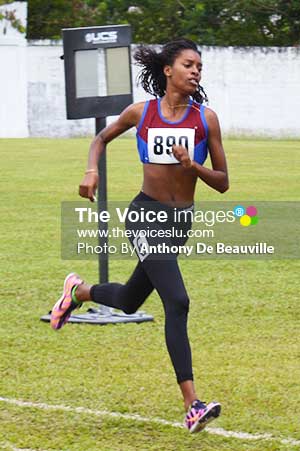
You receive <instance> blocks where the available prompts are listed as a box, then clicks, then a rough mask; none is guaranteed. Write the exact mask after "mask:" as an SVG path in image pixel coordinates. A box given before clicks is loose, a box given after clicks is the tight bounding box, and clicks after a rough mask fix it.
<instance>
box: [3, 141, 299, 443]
mask: <svg viewBox="0 0 300 451" xmlns="http://www.w3.org/2000/svg"><path fill="white" fill-rule="evenodd" d="M88 143H89V140H87V139H68V140H62V139H61V140H47V139H24V140H22V139H20V140H18V139H11V140H0V155H1V179H0V190H1V292H0V293H1V294H0V296H1V315H0V323H1V328H0V339H1V358H0V369H1V378H0V449H1V450H5V451H6V450H8V451H10V450H13V451H20V450H21V449H22V450H25V449H27V450H30V451H36V450H39V451H50V450H51V451H75V450H76V451H133V450H141V451H144V450H145V451H146V450H157V451H187V450H199V451H200V450H201V451H221V450H226V451H292V450H300V430H299V419H300V407H299V406H300V366H299V358H300V347H299V330H300V306H299V292H300V278H299V269H300V263H299V260H274V261H268V262H266V261H231V260H226V261H224V260H223V261H218V260H213V261H203V260H202V261H197V260H191V261H189V260H188V259H187V260H186V261H185V262H184V265H182V272H183V275H184V278H185V281H186V285H187V289H188V292H189V294H190V298H191V309H190V317H189V335H190V339H191V345H192V349H193V359H194V373H195V379H196V385H197V388H198V393H199V394H200V396H201V397H202V398H203V399H204V400H207V401H210V400H212V399H217V400H218V401H220V402H221V403H222V406H223V412H222V416H221V417H220V418H219V419H218V420H217V421H216V422H215V423H214V424H212V426H211V427H210V428H208V430H207V431H206V430H205V431H204V432H202V433H201V434H195V435H189V434H188V432H186V431H185V430H184V429H182V428H180V427H178V424H177V423H180V422H181V421H182V419H183V414H184V412H183V407H182V401H181V396H180V393H179V389H178V387H177V384H176V381H175V377H174V375H173V369H172V367H171V364H170V362H169V357H168V355H167V351H166V348H165V342H164V317H163V309H162V305H161V302H160V300H159V298H158V296H157V295H156V294H153V295H152V296H151V297H150V298H149V299H148V300H147V302H146V303H145V305H144V306H143V310H145V311H147V313H151V314H153V315H154V317H155V321H154V322H153V323H145V324H141V325H136V324H127V325H118V326H106V327H101V326H89V325H71V324H69V325H67V326H66V327H65V328H63V329H62V330H61V331H59V332H54V331H52V330H51V329H50V327H49V325H48V324H46V323H43V322H41V321H40V317H41V316H42V315H44V314H45V313H47V312H48V311H49V310H50V309H51V307H52V305H53V303H54V302H55V301H56V299H57V298H58V296H59V295H60V292H61V288H62V282H63V280H64V277H65V275H66V274H67V273H68V272H71V271H76V272H79V274H81V275H82V276H83V277H84V278H85V279H86V280H88V281H90V282H96V281H97V273H98V267H97V262H93V261H92V262H91V261H89V262H78V261H62V260H61V259H60V204H61V201H69V200H77V186H78V183H79V181H80V180H81V177H82V174H83V172H84V168H85V164H86V156H87V149H88ZM225 149H226V154H227V158H228V164H229V170H230V181H231V189H230V190H229V191H228V192H227V193H226V194H224V195H222V196H221V195H220V194H218V193H216V192H213V191H212V190H211V189H209V188H207V187H205V186H203V184H201V183H199V184H198V191H197V199H204V200H220V199H223V200H237V201H238V200H249V201H255V200H257V201H258V200H266V201H269V200H294V201H298V200H300V187H299V166H300V142H299V141H292V140H289V141H271V140H269V141H263V140H261V141H258V140H256V141H255V140H243V141H242V140H228V141H225ZM108 171H109V197H110V199H113V200H128V201H129V200H130V199H131V198H132V197H133V195H134V194H135V193H137V192H138V190H139V188H140V184H141V168H140V167H139V162H138V157H137V155H136V151H135V144H134V141H133V140H132V139H129V138H124V139H119V140H118V141H116V142H115V143H114V144H113V145H111V146H110V153H109V158H108ZM133 265H134V262H132V261H126V263H124V262H122V261H120V260H114V261H112V262H111V265H110V280H114V281H119V282H123V281H125V280H126V278H127V277H128V275H129V274H130V271H131V269H132V268H133ZM67 407H68V408H67ZM113 413H116V415H113ZM134 415H140V416H141V417H143V418H144V420H142V419H141V418H140V420H139V421H138V420H137V419H134ZM159 419H164V420H167V421H168V422H170V424H163V423H162V422H160V421H159ZM217 428H218V429H217ZM226 431H227V432H228V431H232V432H234V433H235V434H231V436H230V434H227V435H228V436H226ZM242 432H243V433H247V434H248V435H247V434H245V435H238V434H237V433H242Z"/></svg>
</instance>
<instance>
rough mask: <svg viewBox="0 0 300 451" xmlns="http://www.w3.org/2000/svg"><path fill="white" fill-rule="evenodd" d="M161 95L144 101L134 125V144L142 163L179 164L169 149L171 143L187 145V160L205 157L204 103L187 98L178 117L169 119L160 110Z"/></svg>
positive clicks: (206, 129)
mask: <svg viewBox="0 0 300 451" xmlns="http://www.w3.org/2000/svg"><path fill="white" fill-rule="evenodd" d="M160 102H161V99H154V100H148V101H147V102H146V103H145V107H144V111H143V115H142V118H141V121H140V123H139V125H138V127H137V133H136V137H137V147H138V151H139V155H140V159H141V161H142V162H143V163H156V164H179V161H178V160H176V158H175V157H174V155H173V153H172V146H173V145H174V144H175V145H182V146H184V147H186V148H187V149H188V152H189V155H190V158H191V160H194V161H196V162H197V163H200V164H203V163H204V161H205V160H206V157H207V135H208V127H207V123H206V119H205V116H204V110H205V107H204V106H203V105H200V104H199V103H197V102H194V101H193V100H192V99H190V101H189V104H188V107H187V109H186V112H185V114H184V116H183V117H182V118H181V119H180V121H176V122H171V121H168V120H167V119H165V118H164V117H163V115H162V112H161V106H160Z"/></svg>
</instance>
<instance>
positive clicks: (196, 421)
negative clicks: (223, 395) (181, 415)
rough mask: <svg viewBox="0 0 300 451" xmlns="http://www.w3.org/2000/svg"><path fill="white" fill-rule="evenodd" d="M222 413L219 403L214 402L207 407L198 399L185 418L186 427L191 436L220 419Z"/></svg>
mask: <svg viewBox="0 0 300 451" xmlns="http://www.w3.org/2000/svg"><path fill="white" fill-rule="evenodd" d="M220 413H221V404H219V403H218V402H214V401H213V402H210V403H209V404H207V405H206V404H205V403H204V402H202V401H199V400H198V399H197V400H196V401H194V402H193V404H192V405H191V407H190V408H189V410H188V412H187V414H186V416H185V419H184V426H185V427H186V428H187V429H188V430H189V431H190V432H191V434H193V433H195V432H200V431H202V429H204V428H205V426H206V425H207V424H208V423H210V422H211V421H212V420H214V419H215V418H218V416H219V415H220Z"/></svg>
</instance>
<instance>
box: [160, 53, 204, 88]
mask: <svg viewBox="0 0 300 451" xmlns="http://www.w3.org/2000/svg"><path fill="white" fill-rule="evenodd" d="M201 70H202V62H201V56H200V55H199V53H198V52H195V51H194V50H191V49H188V50H182V52H180V53H179V55H178V56H177V58H176V59H175V61H174V63H173V65H172V66H165V68H164V73H165V75H166V77H167V88H168V87H171V86H172V87H173V88H175V89H177V90H178V91H179V92H180V93H182V94H188V95H191V94H194V92H195V91H196V89H197V87H198V85H199V82H200V79H201Z"/></svg>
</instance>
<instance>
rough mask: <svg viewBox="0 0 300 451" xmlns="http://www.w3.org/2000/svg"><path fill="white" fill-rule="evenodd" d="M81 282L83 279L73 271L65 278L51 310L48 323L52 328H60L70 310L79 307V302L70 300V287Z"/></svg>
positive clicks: (68, 315)
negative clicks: (61, 289)
mask: <svg viewBox="0 0 300 451" xmlns="http://www.w3.org/2000/svg"><path fill="white" fill-rule="evenodd" d="M82 283H83V280H82V279H80V277H79V276H78V274H75V273H71V274H69V275H68V276H67V277H66V278H65V282H64V290H63V294H62V296H61V297H60V298H59V300H58V301H57V302H56V304H55V305H54V307H53V309H52V312H51V319H50V324H51V327H52V329H55V330H58V329H60V328H61V327H62V326H63V325H64V324H66V322H67V321H68V319H69V318H70V316H71V313H72V311H73V310H75V309H76V308H79V307H81V305H82V304H81V303H80V304H78V303H77V302H74V301H73V300H72V289H73V287H74V285H80V284H82Z"/></svg>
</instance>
